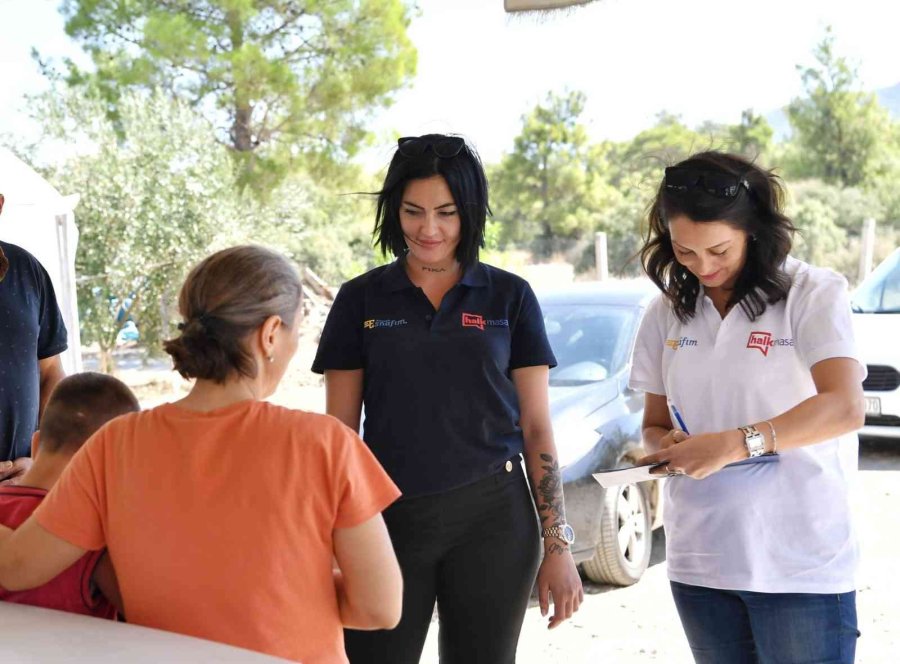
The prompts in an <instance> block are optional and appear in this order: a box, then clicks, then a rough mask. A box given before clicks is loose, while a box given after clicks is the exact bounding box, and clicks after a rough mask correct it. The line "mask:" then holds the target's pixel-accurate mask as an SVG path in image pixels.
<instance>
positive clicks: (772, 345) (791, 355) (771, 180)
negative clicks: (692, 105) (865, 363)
mask: <svg viewBox="0 0 900 664" xmlns="http://www.w3.org/2000/svg"><path fill="white" fill-rule="evenodd" d="M783 200H784V190H783V187H782V185H781V183H780V180H779V179H778V178H777V177H776V176H775V175H773V174H772V173H771V172H767V171H765V170H763V169H761V168H759V167H758V166H756V165H754V164H752V163H750V162H748V161H746V160H745V159H743V158H741V157H737V156H734V155H729V154H724V153H719V152H705V153H701V154H697V155H694V156H693V157H691V158H689V159H687V160H685V161H683V162H681V163H680V164H678V165H677V166H674V167H670V168H667V169H666V172H665V178H664V180H663V182H662V183H661V185H660V187H659V191H658V193H657V196H656V200H655V201H654V204H653V207H652V210H651V211H650V213H649V232H648V236H647V238H646V242H645V244H644V247H643V249H642V252H641V257H642V260H643V264H644V268H645V270H646V271H647V274H648V275H649V277H650V278H651V279H652V280H653V281H654V282H655V283H656V284H657V286H658V287H659V288H660V290H661V291H662V293H661V295H660V296H659V297H658V298H657V299H656V300H655V301H654V302H653V303H652V304H651V305H650V306H649V308H648V310H647V314H646V316H645V318H644V320H643V322H642V324H641V329H640V333H639V334H638V340H637V345H636V348H635V353H634V368H633V371H632V374H631V386H632V387H634V388H637V389H641V390H644V391H645V393H646V397H645V410H644V423H643V433H644V445H645V448H646V449H647V450H648V452H651V454H649V456H647V457H645V459H644V461H646V462H665V463H666V465H665V466H663V467H662V468H665V470H667V471H668V473H669V474H670V475H673V477H671V479H669V480H668V482H667V484H666V501H667V502H666V510H665V527H666V540H667V551H666V557H667V561H668V571H669V579H670V581H671V585H672V592H673V596H674V599H675V604H676V606H677V608H678V612H679V615H680V617H681V622H682V625H683V627H684V630H685V633H686V635H687V638H688V641H689V643H690V645H691V649H692V651H693V653H694V658H695V660H696V661H697V662H717V663H719V662H726V663H729V664H730V663H739V662H776V661H777V662H817V663H823V662H852V661H853V659H854V653H855V646H856V639H857V637H858V635H859V632H858V631H857V627H856V604H855V591H854V572H855V568H856V564H857V548H856V542H855V537H854V532H853V527H852V524H851V519H850V509H849V506H848V497H847V484H848V480H849V479H850V478H851V477H852V476H853V474H854V473H855V471H856V459H857V446H858V443H857V439H856V435H855V434H854V433H853V431H854V430H855V429H857V428H859V427H860V426H861V425H862V423H863V418H864V414H863V413H864V408H863V393H862V386H861V382H862V380H863V378H864V377H865V369H864V368H863V367H862V365H861V364H860V363H859V362H858V361H857V359H856V357H857V355H856V350H855V347H854V342H853V333H852V329H851V321H850V304H849V299H848V295H847V284H846V281H845V280H844V279H843V277H841V276H839V275H837V274H836V273H834V272H832V271H830V270H826V269H822V268H818V267H813V266H810V265H807V264H806V263H803V262H801V261H798V260H796V259H794V258H791V257H790V256H789V255H788V254H789V252H790V249H791V240H792V235H793V232H794V230H795V229H794V227H793V225H792V224H791V222H790V220H789V219H788V218H787V217H786V216H785V215H784V214H783V212H782V205H783ZM775 451H777V455H770V454H768V453H772V452H775ZM745 460H746V461H745ZM741 461H743V462H742V463H739V464H738V465H734V466H732V465H730V464H733V463H735V462H741Z"/></svg>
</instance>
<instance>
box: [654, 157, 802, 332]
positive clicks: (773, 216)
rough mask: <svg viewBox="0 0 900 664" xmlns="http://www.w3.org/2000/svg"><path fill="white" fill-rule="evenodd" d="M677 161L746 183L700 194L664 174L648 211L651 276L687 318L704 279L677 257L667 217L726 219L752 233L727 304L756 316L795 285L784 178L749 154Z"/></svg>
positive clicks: (678, 313) (752, 317)
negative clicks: (681, 188) (672, 184)
mask: <svg viewBox="0 0 900 664" xmlns="http://www.w3.org/2000/svg"><path fill="white" fill-rule="evenodd" d="M677 166H678V167H686V168H694V169H697V170H698V171H705V172H710V171H711V172H713V173H722V174H726V175H729V176H734V177H736V178H737V180H738V181H743V182H745V183H746V186H744V185H740V186H738V187H737V195H735V196H734V197H732V198H718V199H716V198H714V197H710V196H703V195H701V196H699V199H700V200H698V197H697V196H691V195H685V194H684V193H681V192H677V191H672V190H669V189H667V188H666V183H665V180H663V181H662V182H661V183H660V186H659V190H658V191H657V193H656V197H655V199H654V200H653V203H652V205H651V207H650V209H649V212H648V215H647V222H648V227H647V232H646V235H645V237H644V244H643V247H642V248H641V262H642V264H643V266H644V270H645V271H646V272H647V276H648V277H650V279H651V280H652V281H653V283H655V284H656V285H657V286H658V287H659V289H660V290H661V291H662V292H663V293H664V294H665V296H666V297H667V298H668V299H669V301H670V302H671V304H672V309H673V310H674V312H675V315H676V317H677V318H678V319H679V320H680V321H681V322H687V321H688V320H689V319H690V318H692V317H693V315H694V313H695V309H696V305H697V296H698V295H699V293H700V281H699V280H698V279H697V277H696V276H694V275H693V274H692V273H691V272H690V270H688V269H687V268H686V267H684V266H683V265H682V264H681V263H679V262H678V261H677V260H676V257H675V252H674V249H673V248H672V237H671V235H670V233H669V226H668V221H667V220H668V219H672V218H674V217H679V216H685V217H687V218H688V219H690V220H691V221H694V222H709V221H722V222H725V223H727V224H729V225H730V226H732V227H734V228H737V229H739V230H742V231H744V232H745V233H747V253H746V261H745V263H744V266H743V268H742V269H741V272H740V274H739V275H738V278H737V280H736V282H735V284H734V290H733V291H732V293H731V295H730V297H729V298H728V303H727V306H728V307H731V306H734V305H736V304H740V306H741V308H742V309H743V310H744V312H745V313H746V314H747V316H748V317H749V318H750V320H756V319H757V318H758V317H759V316H761V315H762V314H763V313H764V312H765V310H766V306H767V305H770V304H775V303H776V302H779V301H780V300H783V299H785V298H786V297H787V294H788V290H789V289H790V286H791V281H790V277H789V276H788V275H787V274H786V273H785V272H784V269H783V265H784V260H785V259H786V258H787V256H788V254H789V253H790V250H791V244H792V241H793V234H794V231H796V228H795V227H794V225H793V223H791V220H790V219H789V218H788V217H787V216H785V214H784V198H785V190H784V185H783V184H782V182H781V178H779V177H778V176H777V175H775V173H774V172H773V171H770V170H765V169H763V168H760V167H759V166H757V165H756V164H754V163H753V162H751V161H748V160H747V159H745V158H744V157H741V156H738V155H734V154H728V153H724V152H717V151H708V152H700V153H698V154H695V155H693V156H691V157H688V158H687V159H685V160H684V161H682V162H680V163H678V164H677ZM701 194H702V192H701Z"/></svg>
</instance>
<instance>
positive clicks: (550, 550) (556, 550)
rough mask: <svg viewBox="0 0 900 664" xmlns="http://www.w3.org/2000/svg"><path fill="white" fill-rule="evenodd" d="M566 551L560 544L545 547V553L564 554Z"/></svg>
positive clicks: (554, 543)
mask: <svg viewBox="0 0 900 664" xmlns="http://www.w3.org/2000/svg"><path fill="white" fill-rule="evenodd" d="M567 550H568V547H565V546H563V545H562V544H557V543H556V542H553V543H552V544H551V545H550V546H548V547H547V553H565V552H566V551H567Z"/></svg>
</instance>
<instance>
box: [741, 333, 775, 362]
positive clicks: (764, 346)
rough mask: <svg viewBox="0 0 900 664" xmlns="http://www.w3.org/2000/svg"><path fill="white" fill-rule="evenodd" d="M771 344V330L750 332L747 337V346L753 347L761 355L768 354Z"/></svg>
mask: <svg viewBox="0 0 900 664" xmlns="http://www.w3.org/2000/svg"><path fill="white" fill-rule="evenodd" d="M771 346H772V333H771V332H751V333H750V338H749V339H747V348H755V349H757V350H758V351H759V352H760V353H762V354H763V355H765V356H767V357H768V355H769V348H770V347H771Z"/></svg>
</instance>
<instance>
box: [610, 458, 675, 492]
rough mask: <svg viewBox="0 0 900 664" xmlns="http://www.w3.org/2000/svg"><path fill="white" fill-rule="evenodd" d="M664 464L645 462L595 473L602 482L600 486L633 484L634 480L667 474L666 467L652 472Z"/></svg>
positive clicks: (642, 480) (638, 480) (659, 477)
mask: <svg viewBox="0 0 900 664" xmlns="http://www.w3.org/2000/svg"><path fill="white" fill-rule="evenodd" d="M662 465H664V464H655V463H654V464H645V465H642V466H631V467H630V468H614V469H612V470H601V471H600V472H599V473H594V479H595V480H597V481H598V482H600V486H602V487H603V488H604V489H608V488H609V487H611V486H621V485H623V484H632V483H634V482H646V481H647V480H659V479H662V478H663V477H665V476H666V472H665V470H664V469H660V470H661V471H662V472H660V470H658V471H657V472H656V473H652V474H651V472H650V471H651V470H652V469H653V468H658V467H659V466H662Z"/></svg>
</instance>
